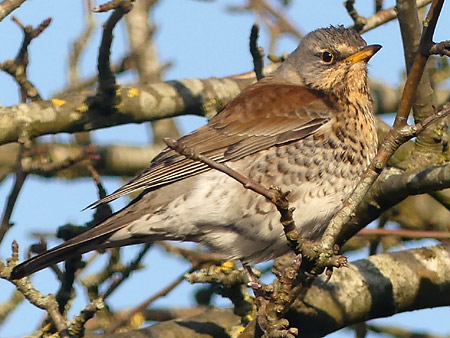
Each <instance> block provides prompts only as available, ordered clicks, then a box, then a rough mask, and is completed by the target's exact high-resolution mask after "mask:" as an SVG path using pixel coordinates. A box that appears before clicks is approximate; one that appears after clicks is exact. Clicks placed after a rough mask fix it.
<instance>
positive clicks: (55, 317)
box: [0, 241, 69, 337]
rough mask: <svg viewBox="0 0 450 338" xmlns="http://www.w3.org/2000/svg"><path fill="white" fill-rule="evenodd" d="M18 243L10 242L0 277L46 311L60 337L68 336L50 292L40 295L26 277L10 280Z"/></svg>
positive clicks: (15, 263) (16, 260) (0, 267)
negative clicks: (8, 256) (8, 252)
mask: <svg viewBox="0 0 450 338" xmlns="http://www.w3.org/2000/svg"><path fill="white" fill-rule="evenodd" d="M18 252H19V245H18V244H17V242H16V241H13V243H12V256H11V258H9V259H8V260H7V265H6V266H5V265H4V264H3V262H0V278H2V279H6V280H9V281H10V282H11V283H13V284H14V285H15V286H16V289H17V290H19V291H20V292H21V293H22V294H23V295H24V296H25V298H26V299H28V301H29V302H30V303H31V304H33V305H34V306H36V307H38V308H40V309H43V310H45V311H47V313H48V315H49V316H50V318H51V320H52V322H53V324H55V327H56V329H57V330H58V332H59V334H60V337H69V334H68V332H67V324H66V322H65V320H64V318H63V317H62V315H61V313H60V312H59V311H58V303H57V302H56V300H55V297H54V296H53V295H52V294H49V295H47V296H44V295H42V294H41V293H40V292H39V291H38V290H36V289H35V288H34V286H33V285H32V284H31V282H30V280H29V279H28V277H25V278H21V279H16V280H10V279H9V276H10V274H11V270H12V269H13V268H14V267H15V266H16V265H17V264H18V263H19V254H18Z"/></svg>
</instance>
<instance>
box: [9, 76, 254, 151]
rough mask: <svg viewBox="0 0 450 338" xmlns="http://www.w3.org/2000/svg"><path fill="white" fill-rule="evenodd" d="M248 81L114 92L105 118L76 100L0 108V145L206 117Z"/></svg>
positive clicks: (187, 83) (194, 82)
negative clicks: (113, 102)
mask: <svg viewBox="0 0 450 338" xmlns="http://www.w3.org/2000/svg"><path fill="white" fill-rule="evenodd" d="M253 81H254V79H253V78H251V79H242V80H239V79H230V78H226V79H214V78H212V79H206V80H199V79H190V80H179V81H169V82H163V83H157V84H153V85H149V86H139V87H119V88H118V90H117V95H118V101H119V102H118V103H117V104H116V106H114V111H113V112H110V114H108V112H105V111H99V110H98V109H96V108H95V107H90V97H89V96H86V95H81V94H79V95H70V96H67V97H60V98H54V99H51V100H47V101H42V102H32V103H28V104H20V105H17V106H12V107H6V108H4V107H0V144H4V143H8V142H15V141H17V140H18V139H19V138H20V137H21V136H23V135H27V136H28V137H30V138H32V137H36V136H40V135H46V134H56V133H60V132H69V133H72V132H79V131H87V130H95V129H99V128H105V127H111V126H116V125H121V124H127V123H142V122H147V121H154V120H157V119H162V118H166V117H173V116H179V115H185V114H194V115H200V116H204V115H205V116H211V115H214V114H215V113H216V111H217V110H219V109H221V108H222V107H223V106H224V105H225V104H226V103H228V102H229V101H230V100H231V99H233V98H234V97H235V96H236V95H237V94H238V93H239V92H240V91H241V90H242V89H243V88H245V87H247V86H248V85H249V84H250V83H252V82H253ZM30 112H33V113H32V114H31V113H30ZM105 114H108V115H107V116H108V118H105Z"/></svg>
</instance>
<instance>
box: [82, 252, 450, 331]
mask: <svg viewBox="0 0 450 338" xmlns="http://www.w3.org/2000/svg"><path fill="white" fill-rule="evenodd" d="M449 255H450V246H449V245H443V246H431V247H426V248H420V249H413V250H405V251H400V252H394V253H389V254H381V255H376V256H371V257H369V258H368V259H363V260H359V261H356V262H354V263H352V264H350V266H349V268H347V269H338V270H336V271H335V272H334V273H333V277H332V279H331V280H330V282H328V283H324V282H323V280H324V279H323V278H318V279H317V280H316V281H315V282H314V284H313V285H312V288H311V289H310V290H309V291H308V293H307V294H306V297H305V300H304V302H300V301H297V302H295V303H294V306H293V308H292V309H291V311H290V312H289V313H288V319H289V322H290V323H292V324H293V325H295V326H296V327H298V328H299V330H300V332H301V333H302V337H308V338H313V337H322V336H324V335H326V334H329V333H331V332H334V331H337V330H339V329H340V328H342V327H346V326H349V325H352V324H355V323H358V322H361V321H366V320H368V319H374V318H380V317H386V316H390V315H392V314H394V313H400V312H405V311H411V310H416V309H423V308H429V307H438V306H448V304H450V264H449V260H448V257H449ZM232 312H233V311H232V310H231V309H230V310H224V309H211V308H209V309H208V311H205V312H204V313H202V314H200V315H198V316H194V317H190V318H185V319H176V320H173V321H167V322H164V323H160V324H156V325H153V326H151V327H147V328H145V329H141V330H137V331H130V332H126V333H118V334H113V335H102V336H101V337H102V338H128V337H138V338H144V337H156V336H159V337H163V336H165V335H166V334H168V333H169V332H170V334H171V335H173V336H176V337H186V338H191V337H192V338H194V337H198V334H199V332H201V333H202V337H205V338H206V337H218V336H222V335H231V332H233V329H235V328H236V327H237V326H238V325H239V323H240V318H239V317H238V316H236V315H233V313H232ZM254 335H255V334H254V331H252V330H249V334H248V335H246V336H245V337H254ZM86 337H87V338H93V337H95V336H94V335H92V334H88V335H87V336H86ZM97 337H98V336H97Z"/></svg>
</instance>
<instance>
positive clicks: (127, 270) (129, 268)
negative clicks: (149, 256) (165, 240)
mask: <svg viewBox="0 0 450 338" xmlns="http://www.w3.org/2000/svg"><path fill="white" fill-rule="evenodd" d="M152 244H153V243H146V244H145V245H144V246H143V247H142V249H141V251H140V252H139V254H138V255H137V256H136V258H135V259H134V260H133V261H132V262H131V263H130V264H128V266H127V267H126V268H125V269H124V270H123V271H122V272H121V276H120V278H119V279H116V280H114V282H113V283H112V284H111V285H110V286H109V287H108V290H106V291H105V293H104V294H103V296H102V298H103V299H106V298H107V297H108V296H109V295H110V294H111V293H113V292H114V291H115V290H116V289H117V288H118V287H119V286H120V285H121V284H122V283H123V282H124V281H125V280H126V279H127V278H128V277H129V276H130V274H131V272H133V271H136V270H137V269H138V267H139V265H140V263H141V261H142V259H143V258H144V256H145V254H146V253H147V252H148V250H149V249H150V248H151V246H152Z"/></svg>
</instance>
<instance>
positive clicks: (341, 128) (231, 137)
mask: <svg viewBox="0 0 450 338" xmlns="http://www.w3.org/2000/svg"><path fill="white" fill-rule="evenodd" d="M380 48H381V46H380V45H377V44H373V45H367V43H366V41H365V40H364V39H363V38H362V37H361V36H360V35H359V34H358V33H357V32H356V31H355V30H353V29H349V28H345V27H344V26H341V25H339V26H329V27H326V28H319V29H317V30H314V31H312V32H310V33H309V34H307V35H306V36H304V37H303V38H302V39H301V41H300V43H299V45H298V47H297V48H296V49H295V50H294V51H293V52H292V53H291V54H290V55H289V56H288V57H287V58H286V60H285V61H284V62H283V63H282V64H281V66H280V67H279V68H278V69H277V70H276V71H274V72H273V73H272V74H270V75H268V76H266V77H264V78H263V79H261V80H259V81H258V82H256V83H254V84H252V85H250V86H249V87H247V88H246V89H244V90H243V91H242V92H241V93H240V94H239V95H238V96H237V97H236V98H234V99H233V100H232V101H231V102H229V103H228V104H227V105H226V106H225V107H224V108H223V109H222V110H221V111H220V112H219V113H218V114H216V115H215V116H214V117H213V118H212V119H211V120H210V121H209V122H208V123H207V124H206V125H204V126H202V127H200V128H198V129H197V130H195V131H193V132H192V133H190V134H188V135H185V136H183V137H181V138H180V139H179V140H178V143H179V144H182V145H183V147H185V148H187V149H192V150H195V151H196V152H198V154H200V155H202V156H204V157H207V158H209V159H211V160H213V161H215V162H217V163H223V164H226V165H227V166H229V167H230V168H232V169H233V170H235V171H237V172H238V173H240V174H242V175H244V176H246V177H247V178H248V179H249V180H251V181H253V182H255V183H257V184H260V185H262V186H264V187H270V186H277V187H279V188H280V189H281V190H282V191H290V194H289V195H288V201H289V204H290V206H291V207H294V208H295V212H294V214H293V218H294V221H295V224H296V227H297V230H298V231H299V233H300V235H301V236H302V237H303V238H306V239H310V240H320V238H321V236H322V235H323V232H324V230H325V229H326V227H327V224H328V222H329V221H330V220H331V218H332V217H333V216H334V215H335V214H336V213H337V212H338V211H339V210H340V209H341V208H342V206H343V204H344V202H345V200H346V198H347V197H348V196H349V195H350V194H351V192H352V191H353V190H354V188H355V187H356V184H357V182H358V181H359V178H360V176H361V175H362V174H363V173H364V171H365V170H366V168H367V167H368V166H369V164H370V161H371V160H372V158H373V157H374V156H375V154H376V151H377V144H378V140H377V134H376V127H375V121H374V116H373V102H372V98H371V95H370V90H369V87H368V74H367V73H368V72H367V66H368V61H369V59H370V58H371V57H372V56H373V55H374V54H375V53H377V52H378V50H379V49H380ZM137 191H140V194H139V195H138V197H136V198H135V199H134V200H132V201H131V202H130V203H129V204H128V205H127V206H125V207H124V208H123V209H121V210H119V211H117V212H115V213H114V214H112V215H111V216H110V217H109V218H107V219H106V220H104V221H102V222H100V224H98V225H96V226H94V227H93V228H91V229H89V230H87V231H86V232H84V233H82V234H80V235H78V236H75V237H74V238H72V239H69V240H68V241H66V242H64V243H63V244H61V245H59V246H56V247H55V248H53V249H50V250H48V251H46V252H44V253H41V254H39V255H36V256H34V257H32V258H31V259H29V260H27V261H25V262H22V263H21V264H19V265H17V266H16V267H15V268H14V269H13V270H12V273H11V279H19V278H23V277H25V276H28V275H30V274H32V273H34V272H36V271H38V270H41V269H43V268H45V267H48V266H50V265H53V264H56V263H58V262H61V261H64V260H67V259H69V258H71V257H75V256H78V255H81V254H83V253H86V252H88V251H92V250H97V249H104V248H112V247H119V246H124V245H130V244H138V243H146V242H153V241H161V240H173V241H192V242H197V243H200V244H201V245H204V246H206V247H207V248H209V250H211V251H213V252H216V253H219V254H222V255H223V256H224V257H225V258H228V259H236V260H241V261H242V262H243V263H245V264H254V263H258V262H263V261H267V260H270V259H273V258H275V257H278V256H281V255H283V254H285V253H288V252H289V250H290V249H289V246H288V244H287V240H286V238H285V235H284V232H283V228H282V225H281V223H280V215H279V213H278V211H277V209H276V207H275V206H274V205H273V204H272V203H271V202H270V201H269V200H267V199H266V198H265V197H263V196H261V195H259V194H257V193H255V192H253V191H251V190H248V189H246V188H245V187H244V186H243V185H242V184H240V183H239V182H237V181H236V180H234V179H233V178H231V177H229V176H227V175H226V174H224V173H223V172H221V171H218V170H215V169H212V168H211V167H209V166H208V165H206V164H204V163H202V162H199V161H194V160H192V159H189V158H186V157H185V156H183V155H181V154H179V153H177V152H176V151H174V150H173V149H170V148H166V149H164V150H163V151H162V152H161V153H160V154H159V155H157V156H156V157H155V158H154V159H153V160H152V161H151V163H150V165H149V167H147V168H146V169H145V170H143V171H142V172H141V173H140V174H139V175H138V176H136V177H135V178H134V179H132V180H131V181H129V182H128V183H127V184H125V185H124V186H123V187H121V188H119V189H118V190H117V191H115V192H113V193H112V194H111V195H109V196H106V197H105V198H103V199H100V200H99V201H98V202H96V203H94V204H93V205H91V206H92V207H98V206H99V205H101V204H103V203H108V202H110V201H112V200H115V199H116V198H119V197H121V196H124V195H127V194H130V193H133V192H137Z"/></svg>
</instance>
